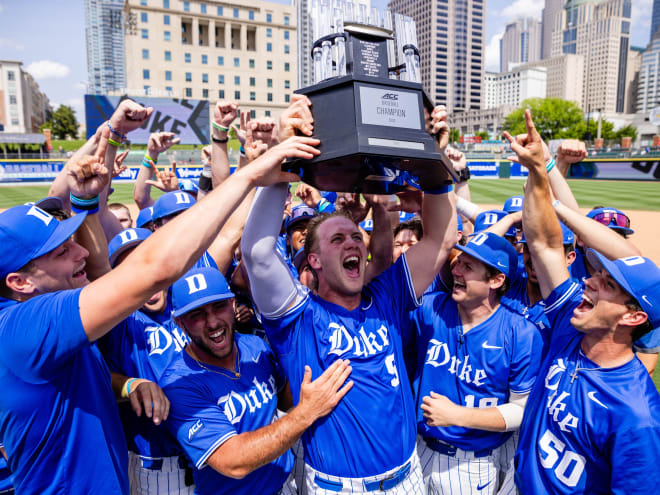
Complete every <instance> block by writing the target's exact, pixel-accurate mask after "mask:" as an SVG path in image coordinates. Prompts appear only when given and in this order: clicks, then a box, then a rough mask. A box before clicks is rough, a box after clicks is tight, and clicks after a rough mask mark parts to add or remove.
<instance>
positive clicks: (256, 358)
mask: <svg viewBox="0 0 660 495" xmlns="http://www.w3.org/2000/svg"><path fill="white" fill-rule="evenodd" d="M260 357H261V353H259V354H257V357H253V358H252V362H253V363H258V362H259V358H260Z"/></svg>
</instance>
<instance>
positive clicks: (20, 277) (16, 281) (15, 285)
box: [5, 272, 37, 298]
mask: <svg viewBox="0 0 660 495" xmlns="http://www.w3.org/2000/svg"><path fill="white" fill-rule="evenodd" d="M5 285H6V286H7V288H8V289H9V290H10V291H13V292H14V293H15V294H16V295H17V296H18V297H19V298H20V297H21V296H22V295H25V296H31V295H34V294H35V293H36V292H37V286H36V285H35V284H34V282H33V281H32V278H31V277H30V275H29V273H21V272H12V273H10V274H8V275H7V277H5Z"/></svg>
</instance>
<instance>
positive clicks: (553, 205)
mask: <svg viewBox="0 0 660 495" xmlns="http://www.w3.org/2000/svg"><path fill="white" fill-rule="evenodd" d="M558 204H561V201H559V200H558V199H555V200H554V201H553V202H552V207H553V208H557V205H558Z"/></svg>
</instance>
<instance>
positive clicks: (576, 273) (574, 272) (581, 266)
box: [568, 246, 591, 282]
mask: <svg viewBox="0 0 660 495" xmlns="http://www.w3.org/2000/svg"><path fill="white" fill-rule="evenodd" d="M568 272H569V273H570V274H571V278H572V279H575V280H578V281H580V282H584V281H585V280H586V279H588V278H589V277H591V274H590V273H589V270H588V269H587V257H586V256H585V254H584V251H583V249H582V248H581V247H579V246H575V261H573V263H571V264H570V266H569V267H568Z"/></svg>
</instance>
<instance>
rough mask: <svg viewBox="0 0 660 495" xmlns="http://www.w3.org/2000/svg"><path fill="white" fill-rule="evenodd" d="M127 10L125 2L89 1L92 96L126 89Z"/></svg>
mask: <svg viewBox="0 0 660 495" xmlns="http://www.w3.org/2000/svg"><path fill="white" fill-rule="evenodd" d="M152 1H153V0H152ZM123 8H124V0H85V38H86V40H87V73H88V85H89V91H90V93H93V94H105V93H107V92H108V91H113V90H118V89H121V88H124V87H126V72H125V70H124V65H125V64H124V23H123V16H122V9H123Z"/></svg>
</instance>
